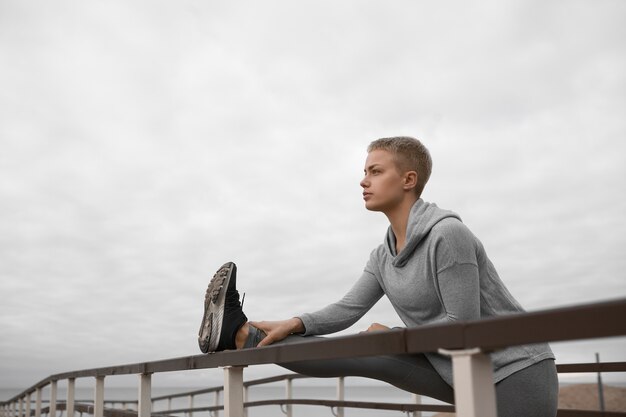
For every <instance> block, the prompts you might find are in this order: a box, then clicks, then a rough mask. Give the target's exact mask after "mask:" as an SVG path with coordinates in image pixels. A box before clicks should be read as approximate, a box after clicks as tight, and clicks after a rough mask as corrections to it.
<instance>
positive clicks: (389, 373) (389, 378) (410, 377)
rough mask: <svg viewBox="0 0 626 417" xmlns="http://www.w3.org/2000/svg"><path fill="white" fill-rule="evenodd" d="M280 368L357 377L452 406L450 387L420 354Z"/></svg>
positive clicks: (323, 375) (293, 339)
mask: <svg viewBox="0 0 626 417" xmlns="http://www.w3.org/2000/svg"><path fill="white" fill-rule="evenodd" d="M307 339H309V337H302V336H295V335H292V336H289V337H287V338H286V339H285V340H282V341H280V342H278V343H277V344H288V343H298V342H304V341H306V340H307ZM279 365H280V366H282V367H284V368H287V369H289V370H291V371H293V372H297V373H299V374H303V375H308V376H313V377H317V378H332V377H340V376H360V377H365V378H372V379H377V380H380V381H384V382H387V383H389V384H391V385H393V386H395V387H398V388H400V389H402V390H405V391H409V392H412V393H415V394H420V395H426V396H428V397H431V398H436V399H438V400H441V401H445V402H448V403H453V402H454V392H453V390H452V387H450V385H448V384H447V383H446V382H445V381H444V380H443V379H442V378H441V377H440V376H439V374H438V373H437V371H435V369H434V368H433V366H432V365H431V364H430V362H429V361H428V359H426V356H424V355H423V354H415V355H384V356H371V357H357V358H344V359H330V360H312V361H298V362H289V363H281V364H279Z"/></svg>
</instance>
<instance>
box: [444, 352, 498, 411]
mask: <svg viewBox="0 0 626 417" xmlns="http://www.w3.org/2000/svg"><path fill="white" fill-rule="evenodd" d="M439 353H441V354H442V355H446V356H450V357H452V373H453V381H454V402H455V408H456V416H457V417H497V414H496V389H495V386H494V383H493V365H492V364H491V357H490V356H489V354H488V353H483V352H482V351H481V350H480V348H473V349H461V350H446V349H439Z"/></svg>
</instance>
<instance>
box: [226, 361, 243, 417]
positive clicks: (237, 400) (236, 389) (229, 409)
mask: <svg viewBox="0 0 626 417" xmlns="http://www.w3.org/2000/svg"><path fill="white" fill-rule="evenodd" d="M243 368H244V366H226V367H224V417H243Z"/></svg>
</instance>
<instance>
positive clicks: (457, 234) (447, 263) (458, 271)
mask: <svg viewBox="0 0 626 417" xmlns="http://www.w3.org/2000/svg"><path fill="white" fill-rule="evenodd" d="M436 259H437V277H436V281H437V285H438V289H439V297H440V300H441V303H442V304H443V308H444V311H445V314H446V319H447V320H448V321H465V320H476V319H479V318H480V283H479V274H478V262H477V258H476V239H475V237H474V235H472V233H471V232H470V231H469V230H468V229H467V227H465V225H463V224H462V223H461V222H453V223H452V222H451V223H450V224H449V225H447V226H446V227H445V228H444V230H442V234H441V240H440V242H439V245H438V246H437V255H436Z"/></svg>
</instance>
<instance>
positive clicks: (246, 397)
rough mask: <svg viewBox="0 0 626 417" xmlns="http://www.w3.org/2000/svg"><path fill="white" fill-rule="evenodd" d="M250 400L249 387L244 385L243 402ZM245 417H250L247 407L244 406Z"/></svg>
mask: <svg viewBox="0 0 626 417" xmlns="http://www.w3.org/2000/svg"><path fill="white" fill-rule="evenodd" d="M247 402H248V387H246V386H245V385H244V387H243V403H244V404H245V403H247ZM243 417H248V409H247V408H246V407H245V405H244V407H243Z"/></svg>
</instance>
